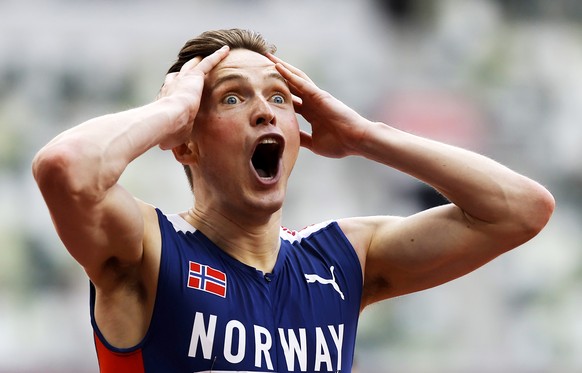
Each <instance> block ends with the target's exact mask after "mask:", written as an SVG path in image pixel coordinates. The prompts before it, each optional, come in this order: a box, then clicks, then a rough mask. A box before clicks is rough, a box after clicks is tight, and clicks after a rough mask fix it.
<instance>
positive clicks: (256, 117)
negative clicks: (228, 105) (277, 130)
mask: <svg viewBox="0 0 582 373" xmlns="http://www.w3.org/2000/svg"><path fill="white" fill-rule="evenodd" d="M252 123H254V124H255V125H256V126H259V125H269V124H272V125H276V124H277V118H276V116H275V112H274V111H273V108H271V105H269V102H268V101H267V100H265V99H264V98H257V103H256V105H255V110H254V112H253V120H252Z"/></svg>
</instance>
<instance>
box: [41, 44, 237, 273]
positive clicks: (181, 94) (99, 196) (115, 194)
mask: <svg viewBox="0 0 582 373" xmlns="http://www.w3.org/2000/svg"><path fill="white" fill-rule="evenodd" d="M227 53H228V48H223V49H221V50H219V51H217V52H216V53H214V54H212V55H211V56H209V57H207V58H205V59H204V60H201V59H200V58H196V59H193V60H191V61H190V62H188V63H186V64H185V65H184V66H183V68H182V69H181V71H180V72H179V73H173V74H169V75H168V76H167V77H166V81H165V83H164V86H163V88H162V90H161V92H160V97H159V99H158V100H156V101H155V102H153V103H150V104H148V105H145V106H143V107H139V108H136V109H132V110H128V111H124V112H120V113H116V114H110V115H105V116H102V117H98V118H94V119H91V120H89V121H87V122H85V123H83V124H80V125H78V126H76V127H74V128H72V129H70V130H68V131H65V132H63V133H61V134H60V135H58V136H57V137H56V138H55V139H53V140H52V141H51V142H50V143H48V144H47V145H46V146H45V147H44V148H42V149H41V150H40V151H39V152H38V154H37V155H36V157H35V158H34V161H33V174H34V177H35V179H36V181H37V183H38V186H39V188H40V190H41V192H42V195H43V197H44V199H45V201H46V203H47V205H48V208H49V210H50V213H51V217H52V219H53V223H54V225H55V227H56V229H57V232H58V234H59V236H60V238H61V240H62V241H63V243H64V244H65V246H66V248H67V249H68V250H69V252H70V253H71V255H72V256H73V257H74V258H75V259H76V260H77V261H78V262H79V263H80V264H81V265H82V266H83V267H84V268H85V270H86V271H87V273H88V274H89V276H90V277H91V279H92V280H93V281H94V282H95V281H97V282H99V279H100V276H101V273H102V270H103V269H104V268H105V266H106V265H107V264H108V263H113V262H114V263H116V264H117V265H121V266H131V265H132V264H137V263H139V262H140V261H141V260H142V256H143V253H144V250H143V248H144V242H145V241H144V240H147V237H146V236H144V232H145V224H148V223H149V222H151V221H152V220H154V218H155V214H153V213H152V212H153V209H152V208H150V207H148V206H147V205H145V204H144V203H142V202H139V201H137V200H135V199H134V198H133V197H132V196H131V195H130V194H129V193H128V192H127V191H126V190H124V189H123V188H122V187H121V186H120V185H119V184H118V183H117V182H118V179H119V177H120V176H121V174H122V173H123V171H124V170H125V168H126V167H127V165H128V164H129V163H130V162H131V161H133V160H134V159H135V158H136V157H138V156H140V155H141V154H143V153H144V152H146V151H147V150H148V149H150V148H152V147H154V146H160V147H161V148H162V149H169V148H172V147H174V146H177V145H179V144H181V143H183V142H184V141H185V139H187V138H188V136H189V135H190V132H191V129H192V123H193V120H194V117H195V115H196V113H197V110H198V106H199V103H200V96H201V93H202V89H203V84H204V75H205V73H207V72H209V71H210V70H211V69H212V68H213V67H214V66H215V65H216V64H217V63H218V62H219V61H220V60H222V58H224V57H225V56H226V54H227Z"/></svg>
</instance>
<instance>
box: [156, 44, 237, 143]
mask: <svg viewBox="0 0 582 373" xmlns="http://www.w3.org/2000/svg"><path fill="white" fill-rule="evenodd" d="M228 52H229V48H228V46H224V47H222V48H220V49H219V50H217V51H216V52H214V53H212V54H211V55H209V56H207V57H205V58H201V57H195V58H193V59H191V60H190V61H188V62H186V63H185V64H184V65H183V66H182V68H181V69H180V71H179V72H175V73H170V74H168V75H166V79H165V81H164V85H163V86H162V88H161V90H160V93H159V94H158V98H157V99H158V100H165V99H167V100H166V101H167V102H168V105H171V107H175V108H176V110H178V113H177V115H176V119H175V120H174V121H173V122H172V125H173V128H169V129H168V132H167V136H165V137H164V138H163V139H162V140H161V141H160V148H162V149H163V150H167V149H171V148H173V147H175V146H178V145H180V144H183V143H185V142H186V141H187V140H188V138H189V136H190V133H191V132H192V125H193V124H194V118H196V114H197V113H198V109H199V108H200V99H201V97H202V91H203V88H204V77H205V76H206V74H208V73H209V72H210V71H211V70H212V69H213V68H214V67H215V66H216V65H217V64H218V63H220V61H222V60H223V59H224V58H225V57H226V56H227V55H228Z"/></svg>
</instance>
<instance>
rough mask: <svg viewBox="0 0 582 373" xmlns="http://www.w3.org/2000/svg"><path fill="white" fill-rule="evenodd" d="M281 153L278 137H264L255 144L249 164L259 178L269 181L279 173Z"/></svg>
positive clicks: (281, 147) (280, 141)
mask: <svg viewBox="0 0 582 373" xmlns="http://www.w3.org/2000/svg"><path fill="white" fill-rule="evenodd" d="M282 153H283V145H282V140H281V139H279V138H278V137H273V136H269V137H264V138H262V139H261V140H260V141H259V143H258V144H257V146H256V148H255V151H254V152H253V156H252V157H251V163H252V165H253V168H254V169H255V171H256V172H257V175H259V177H261V178H264V179H271V178H273V177H275V176H276V175H277V173H278V171H279V160H280V158H281V154H282Z"/></svg>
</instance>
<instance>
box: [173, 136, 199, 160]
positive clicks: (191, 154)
mask: <svg viewBox="0 0 582 373" xmlns="http://www.w3.org/2000/svg"><path fill="white" fill-rule="evenodd" d="M196 150H197V149H196V145H194V143H193V142H192V141H188V142H187V143H184V144H180V145H178V146H176V147H174V148H172V153H174V158H176V160H177V161H178V162H180V163H182V164H183V165H188V164H192V163H195V162H196V159H197V154H198V152H197V151H196Z"/></svg>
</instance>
